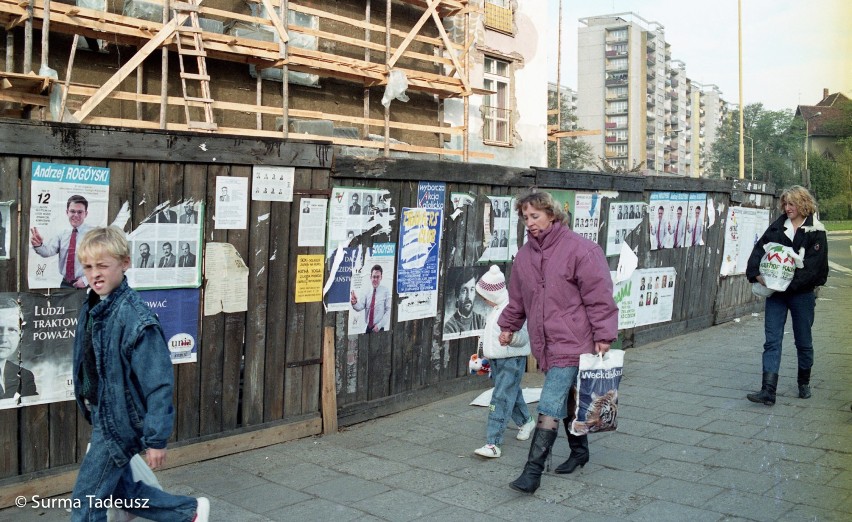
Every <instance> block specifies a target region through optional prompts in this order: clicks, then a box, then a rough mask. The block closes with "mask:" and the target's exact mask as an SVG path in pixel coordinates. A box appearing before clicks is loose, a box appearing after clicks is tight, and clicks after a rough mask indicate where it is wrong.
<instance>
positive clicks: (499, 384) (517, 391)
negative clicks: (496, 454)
mask: <svg viewBox="0 0 852 522" xmlns="http://www.w3.org/2000/svg"><path fill="white" fill-rule="evenodd" d="M490 362H491V370H492V372H493V375H494V391H493V392H492V394H491V405H490V407H489V412H488V423H487V425H486V440H485V442H486V443H487V444H494V445H496V446H500V445H501V444H503V432H504V431H506V425H507V424H508V423H509V417H510V416H511V418H512V420H513V421H515V424H517V425H518V426H523V425H524V424H526V423H527V422H528V421H529V420H530V412H529V409H527V403H526V402H524V395H523V393H522V392H521V378H522V377H523V376H524V371H526V368H527V358H526V357H506V358H505V359H490Z"/></svg>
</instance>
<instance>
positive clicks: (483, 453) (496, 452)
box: [474, 444, 503, 459]
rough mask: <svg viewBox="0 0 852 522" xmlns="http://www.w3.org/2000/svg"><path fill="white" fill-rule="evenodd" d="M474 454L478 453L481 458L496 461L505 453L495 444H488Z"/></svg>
mask: <svg viewBox="0 0 852 522" xmlns="http://www.w3.org/2000/svg"><path fill="white" fill-rule="evenodd" d="M474 453H476V454H477V455H479V456H480V457H485V458H488V459H496V458H497V457H499V456H500V454H501V453H503V452H502V451H500V448H498V447H497V446H495V445H494V444H486V445H485V446H482V447H481V448H479V449H477V450H475V451H474Z"/></svg>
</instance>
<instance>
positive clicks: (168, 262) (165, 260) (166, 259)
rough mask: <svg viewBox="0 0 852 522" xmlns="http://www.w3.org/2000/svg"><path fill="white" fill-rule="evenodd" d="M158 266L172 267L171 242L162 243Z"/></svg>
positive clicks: (173, 264)
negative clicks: (161, 254) (161, 253)
mask: <svg viewBox="0 0 852 522" xmlns="http://www.w3.org/2000/svg"><path fill="white" fill-rule="evenodd" d="M157 266H158V267H159V268H174V267H175V255H174V254H172V244H171V243H163V257H161V258H160V263H159V264H158V265H157Z"/></svg>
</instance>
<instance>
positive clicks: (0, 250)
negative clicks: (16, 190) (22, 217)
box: [0, 201, 14, 259]
mask: <svg viewBox="0 0 852 522" xmlns="http://www.w3.org/2000/svg"><path fill="white" fill-rule="evenodd" d="M12 203H14V202H13V201H0V259H9V252H11V250H12V230H13V229H14V227H13V226H12V225H13V223H12Z"/></svg>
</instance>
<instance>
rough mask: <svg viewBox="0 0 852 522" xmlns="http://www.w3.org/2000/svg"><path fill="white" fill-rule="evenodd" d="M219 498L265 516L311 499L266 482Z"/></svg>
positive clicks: (297, 492)
mask: <svg viewBox="0 0 852 522" xmlns="http://www.w3.org/2000/svg"><path fill="white" fill-rule="evenodd" d="M220 498H221V499H222V500H224V501H225V502H229V503H231V504H233V505H235V506H239V507H241V508H243V509H245V510H246V511H251V512H253V513H261V514H265V513H268V512H270V511H274V510H278V509H281V508H282V507H284V506H289V505H290V504H297V503H299V502H304V501H306V500H310V499H311V498H312V497H311V496H310V495H306V494H305V493H301V492H299V491H296V490H293V489H290V488H288V487H286V486H282V485H281V484H275V483H272V482H267V483H266V484H261V485H258V486H254V487H250V488H247V489H242V490H240V491H236V492H234V493H230V494H227V495H220Z"/></svg>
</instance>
